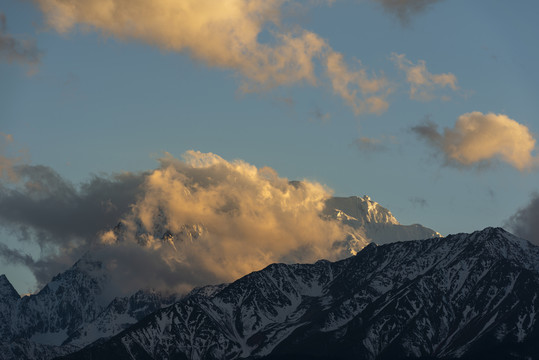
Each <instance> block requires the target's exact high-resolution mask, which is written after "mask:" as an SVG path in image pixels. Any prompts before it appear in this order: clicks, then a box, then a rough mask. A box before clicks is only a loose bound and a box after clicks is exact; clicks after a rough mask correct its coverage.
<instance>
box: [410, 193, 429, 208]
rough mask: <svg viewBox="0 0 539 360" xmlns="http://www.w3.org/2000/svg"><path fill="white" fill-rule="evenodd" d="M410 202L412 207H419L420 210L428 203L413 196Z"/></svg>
mask: <svg viewBox="0 0 539 360" xmlns="http://www.w3.org/2000/svg"><path fill="white" fill-rule="evenodd" d="M410 202H411V203H412V204H413V205H414V206H419V207H421V208H424V207H426V206H428V205H429V204H428V202H427V200H425V199H424V198H422V197H419V196H413V197H411V198H410Z"/></svg>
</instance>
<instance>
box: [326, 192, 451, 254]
mask: <svg viewBox="0 0 539 360" xmlns="http://www.w3.org/2000/svg"><path fill="white" fill-rule="evenodd" d="M324 214H325V216H327V217H329V218H332V219H335V220H338V221H340V222H342V223H343V225H345V226H348V227H349V228H350V233H349V239H347V242H348V246H349V248H350V253H351V254H355V253H357V251H359V250H361V249H362V248H363V247H364V246H365V245H366V244H368V243H370V242H375V243H377V244H387V243H391V242H395V241H406V240H420V239H429V238H436V237H440V236H441V235H440V234H439V233H438V232H436V231H434V230H432V229H429V228H427V227H424V226H422V225H419V224H413V225H401V224H400V223H399V221H398V220H397V219H396V218H395V217H394V216H393V214H392V213H391V211H389V210H388V209H386V208H384V207H383V206H382V205H380V204H378V203H377V202H375V201H373V200H371V198H370V197H368V196H366V195H365V196H363V197H358V196H351V197H346V198H345V197H333V198H330V199H328V200H326V206H325V209H324Z"/></svg>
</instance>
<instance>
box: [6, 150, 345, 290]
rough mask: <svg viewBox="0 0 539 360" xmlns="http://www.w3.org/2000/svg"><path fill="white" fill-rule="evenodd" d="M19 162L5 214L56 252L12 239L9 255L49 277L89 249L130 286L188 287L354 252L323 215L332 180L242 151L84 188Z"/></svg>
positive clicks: (171, 162) (188, 159) (26, 235)
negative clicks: (264, 163) (255, 159)
mask: <svg viewBox="0 0 539 360" xmlns="http://www.w3.org/2000/svg"><path fill="white" fill-rule="evenodd" d="M16 171H17V176H18V178H19V181H18V182H17V183H16V184H9V186H8V185H6V184H4V185H3V186H2V187H1V188H0V190H1V191H0V223H2V225H4V226H7V227H9V228H10V229H12V231H13V232H14V233H16V234H17V235H18V236H19V238H20V239H22V240H26V241H35V242H37V243H38V244H39V245H40V246H41V248H42V249H45V250H46V251H43V252H42V253H43V256H42V257H41V258H39V259H37V260H35V261H34V260H33V259H32V258H31V257H29V256H27V255H25V254H21V253H19V252H18V251H16V250H12V249H9V248H7V247H6V246H3V247H2V248H0V256H2V257H3V258H4V259H7V260H9V261H10V262H18V263H21V264H24V265H26V266H28V267H30V268H31V270H32V271H33V272H34V274H35V275H36V278H37V279H38V281H40V282H41V283H43V282H45V281H48V280H50V277H51V276H52V275H54V273H55V272H57V271H59V269H61V268H62V266H63V267H64V268H65V267H66V266H67V264H69V263H70V262H71V263H73V262H74V261H75V260H77V258H78V257H80V256H81V255H82V254H83V253H85V252H87V251H91V252H92V253H93V254H95V256H96V257H98V258H100V259H102V260H103V261H104V262H105V266H107V267H108V268H109V269H112V270H114V271H112V272H111V277H112V283H113V284H114V287H115V288H116V290H117V291H119V292H122V293H129V292H130V291H133V290H135V289H138V288H141V287H153V288H158V289H169V290H171V289H175V290H178V291H185V290H187V289H190V288H192V287H193V286H197V285H203V284H208V283H220V282H227V281H232V280H234V279H236V278H238V277H240V276H242V275H245V274H247V273H249V272H252V271H254V270H258V269H260V268H263V267H264V266H266V265H268V264H270V263H273V262H311V261H314V260H317V259H320V258H328V259H337V258H340V257H343V256H346V255H347V254H349V253H348V251H347V249H346V247H345V246H346V244H345V243H344V240H345V239H346V233H347V231H348V230H347V229H346V228H344V227H343V225H342V224H340V223H339V222H337V221H334V220H328V219H325V218H324V217H323V216H322V215H321V214H322V210H323V207H324V204H325V200H326V199H327V198H328V197H329V196H330V192H329V191H328V189H326V188H325V187H324V186H322V185H321V184H318V183H315V182H310V181H307V180H304V181H301V182H290V181H288V180H287V179H286V178H282V177H279V176H278V174H277V173H276V172H275V171H274V170H272V169H270V168H260V169H259V168H256V167H255V166H253V165H250V164H247V163H245V162H243V161H240V160H236V161H232V162H229V161H226V160H224V159H222V158H221V157H219V156H217V155H214V154H211V153H208V154H204V153H200V152H194V151H190V152H187V153H186V154H185V156H184V160H177V159H174V158H173V157H171V156H169V155H167V156H166V157H165V158H163V159H161V160H160V166H159V168H157V169H156V170H153V171H149V172H146V173H141V174H129V173H128V174H119V175H113V176H109V177H93V178H92V179H91V180H90V181H88V182H86V183H83V184H82V185H80V186H78V187H76V186H74V185H73V184H71V183H69V182H67V181H65V180H64V179H62V178H61V177H60V176H59V175H58V174H57V173H56V172H54V171H53V170H52V169H50V168H48V167H44V166H28V165H25V166H19V167H16ZM117 224H118V225H117ZM115 225H117V226H115Z"/></svg>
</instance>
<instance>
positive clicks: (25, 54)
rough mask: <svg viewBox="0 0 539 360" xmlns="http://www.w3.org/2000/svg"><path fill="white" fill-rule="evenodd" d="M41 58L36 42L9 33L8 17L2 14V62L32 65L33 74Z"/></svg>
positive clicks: (0, 36) (0, 45)
mask: <svg viewBox="0 0 539 360" xmlns="http://www.w3.org/2000/svg"><path fill="white" fill-rule="evenodd" d="M40 57H41V52H40V51H39V50H38V49H37V47H36V43H35V41H34V40H29V39H21V38H16V37H15V36H13V35H11V34H9V33H8V32H7V20H6V16H5V14H4V13H1V12H0V61H5V62H16V63H21V64H26V65H30V66H32V70H30V73H32V72H33V71H35V66H36V65H37V64H38V63H39V59H40Z"/></svg>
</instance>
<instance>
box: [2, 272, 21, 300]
mask: <svg viewBox="0 0 539 360" xmlns="http://www.w3.org/2000/svg"><path fill="white" fill-rule="evenodd" d="M20 297H21V296H20V295H19V293H18V292H17V290H15V288H14V287H13V285H12V284H11V282H10V281H9V280H8V278H7V276H6V275H5V274H2V275H0V298H8V299H15V300H16V299H18V298H20Z"/></svg>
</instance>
